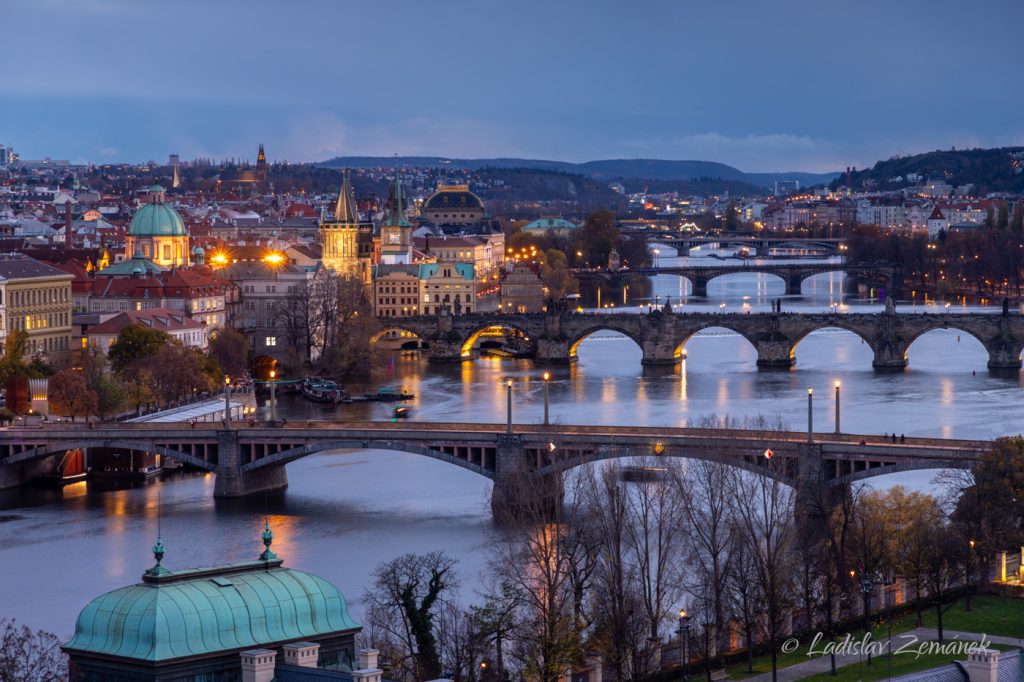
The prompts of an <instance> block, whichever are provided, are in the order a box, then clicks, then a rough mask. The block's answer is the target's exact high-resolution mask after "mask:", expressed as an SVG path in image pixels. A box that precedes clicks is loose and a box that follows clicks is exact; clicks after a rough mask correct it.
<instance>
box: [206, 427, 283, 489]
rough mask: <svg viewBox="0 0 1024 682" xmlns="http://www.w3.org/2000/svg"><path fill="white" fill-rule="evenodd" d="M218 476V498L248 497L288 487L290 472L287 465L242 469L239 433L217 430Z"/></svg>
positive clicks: (229, 430) (215, 487) (215, 482)
mask: <svg viewBox="0 0 1024 682" xmlns="http://www.w3.org/2000/svg"><path fill="white" fill-rule="evenodd" d="M216 475H217V479H216V481H214V485H213V496H214V497H244V496H245V495H252V494H254V493H264V492H270V491H274V490H283V489H284V488H287V487H288V473H287V472H286V471H285V468H284V465H283V464H281V465H278V466H266V467H261V468H259V469H256V470H255V471H242V458H241V449H240V448H239V446H238V432H237V431H234V430H232V429H220V430H219V431H217V470H216Z"/></svg>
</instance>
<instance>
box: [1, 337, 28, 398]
mask: <svg viewBox="0 0 1024 682" xmlns="http://www.w3.org/2000/svg"><path fill="white" fill-rule="evenodd" d="M27 352H28V333H27V332H25V331H23V330H21V329H15V330H13V331H11V332H10V333H9V334H7V338H6V339H5V340H4V356H3V358H2V359H0V383H2V384H4V385H6V384H7V382H8V381H10V380H11V379H13V378H14V377H21V376H27V371H28V367H27V366H26V364H25V354H26V353H27Z"/></svg>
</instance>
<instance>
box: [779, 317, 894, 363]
mask: <svg viewBox="0 0 1024 682" xmlns="http://www.w3.org/2000/svg"><path fill="white" fill-rule="evenodd" d="M826 329H839V330H842V331H844V332H849V333H851V334H853V335H854V336H856V337H857V338H859V339H860V340H861V341H863V342H864V345H866V346H867V347H868V350H870V351H871V354H872V355H874V353H875V343H874V341H873V340H872V339H871V337H869V336H868V335H867V334H865V333H864V330H863V329H858V328H857V327H856V326H855V325H851V324H848V323H846V322H845V321H844V320H843V319H842V315H836V316H835V318H834V319H833V320H830V321H829V322H828V323H827V324H822V325H817V326H813V327H808V328H807V329H805V330H803V331H801V332H800V333H799V334H798V335H797V336H796V337H794V338H793V339H792V341H791V344H792V345H791V346H790V349H789V359H790V361H795V360H796V349H797V346H799V345H800V344H801V343H802V342H803V341H804V340H805V339H807V337H808V336H810V335H811V334H813V333H814V332H818V331H823V330H826Z"/></svg>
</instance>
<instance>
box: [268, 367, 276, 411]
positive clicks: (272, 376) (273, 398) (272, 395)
mask: <svg viewBox="0 0 1024 682" xmlns="http://www.w3.org/2000/svg"><path fill="white" fill-rule="evenodd" d="M276 389H277V370H276V369H272V370H270V421H272V422H276V421H277V390H276Z"/></svg>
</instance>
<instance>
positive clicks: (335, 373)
mask: <svg viewBox="0 0 1024 682" xmlns="http://www.w3.org/2000/svg"><path fill="white" fill-rule="evenodd" d="M335 301H336V303H337V305H336V307H335V308H334V309H333V310H332V311H331V317H332V318H333V319H332V320H331V321H330V325H329V327H328V328H327V330H326V332H325V342H324V352H323V355H322V356H321V357H320V358H319V359H318V360H317V362H316V367H317V368H318V369H319V370H320V371H321V372H323V373H324V374H327V375H328V376H330V377H331V378H334V379H337V380H342V379H345V378H346V377H347V376H348V375H349V374H351V373H352V372H354V371H355V370H357V369H363V370H365V369H367V368H368V367H369V366H370V364H371V361H372V360H373V355H374V354H373V344H372V340H373V335H374V334H375V333H376V332H377V330H378V323H377V319H376V318H375V317H374V316H373V311H372V309H371V308H370V302H369V301H368V300H367V298H366V287H364V286H363V283H362V281H361V280H359V279H358V278H356V277H338V278H337V294H336V297H335Z"/></svg>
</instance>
